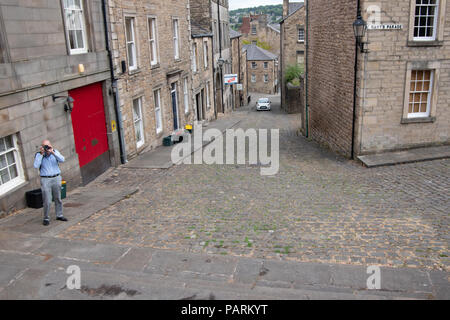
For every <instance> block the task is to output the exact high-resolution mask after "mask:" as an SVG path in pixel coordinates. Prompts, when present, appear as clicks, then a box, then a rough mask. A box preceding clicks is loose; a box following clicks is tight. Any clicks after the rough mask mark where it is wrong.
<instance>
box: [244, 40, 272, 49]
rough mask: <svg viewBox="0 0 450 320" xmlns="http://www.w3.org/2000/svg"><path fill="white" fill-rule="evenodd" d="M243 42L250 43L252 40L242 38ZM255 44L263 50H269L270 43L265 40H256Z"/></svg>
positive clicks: (270, 47)
mask: <svg viewBox="0 0 450 320" xmlns="http://www.w3.org/2000/svg"><path fill="white" fill-rule="evenodd" d="M242 43H243V44H252V42H251V41H250V40H242ZM256 46H258V47H260V48H263V49H264V50H268V51H269V50H271V49H272V46H271V45H270V44H268V43H267V42H264V41H259V40H256Z"/></svg>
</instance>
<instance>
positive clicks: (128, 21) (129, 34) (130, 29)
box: [125, 17, 137, 70]
mask: <svg viewBox="0 0 450 320" xmlns="http://www.w3.org/2000/svg"><path fill="white" fill-rule="evenodd" d="M134 22H135V20H134V18H133V17H126V18H125V36H126V39H125V40H126V42H127V56H128V68H129V69H130V70H136V69H137V53H136V37H135V25H134Z"/></svg>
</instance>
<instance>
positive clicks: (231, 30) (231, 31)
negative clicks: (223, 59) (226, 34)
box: [230, 28, 242, 39]
mask: <svg viewBox="0 0 450 320" xmlns="http://www.w3.org/2000/svg"><path fill="white" fill-rule="evenodd" d="M239 37H242V34H241V33H240V32H237V31H235V30H233V29H231V28H230V38H231V39H234V38H239Z"/></svg>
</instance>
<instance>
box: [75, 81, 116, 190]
mask: <svg viewBox="0 0 450 320" xmlns="http://www.w3.org/2000/svg"><path fill="white" fill-rule="evenodd" d="M69 95H70V96H71V97H72V98H73V99H74V100H75V101H74V103H73V111H72V127H73V133H74V137H75V150H76V152H77V154H78V161H79V163H80V168H82V176H83V180H84V182H85V183H87V181H86V180H92V179H93V178H95V176H98V175H99V174H101V173H103V172H104V171H105V170H106V169H104V167H105V165H104V164H103V165H100V163H98V162H99V160H100V159H99V158H106V159H109V152H108V138H107V133H106V120H105V110H104V104H103V92H102V84H101V83H94V84H91V85H88V86H85V87H82V88H77V89H74V90H71V91H69ZM106 153H107V154H108V155H106ZM102 156H103V157H102ZM100 162H104V161H100ZM89 164H91V165H90V166H89ZM108 167H109V165H108ZM83 168H86V170H84V171H89V174H88V175H89V177H85V174H86V172H85V174H83ZM95 168H97V169H98V170H96V169H95Z"/></svg>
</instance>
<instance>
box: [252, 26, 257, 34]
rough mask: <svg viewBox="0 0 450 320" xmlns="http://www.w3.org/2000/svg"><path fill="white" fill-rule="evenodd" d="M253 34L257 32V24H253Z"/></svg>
mask: <svg viewBox="0 0 450 320" xmlns="http://www.w3.org/2000/svg"><path fill="white" fill-rule="evenodd" d="M252 34H253V35H254V34H256V26H255V25H252Z"/></svg>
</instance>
